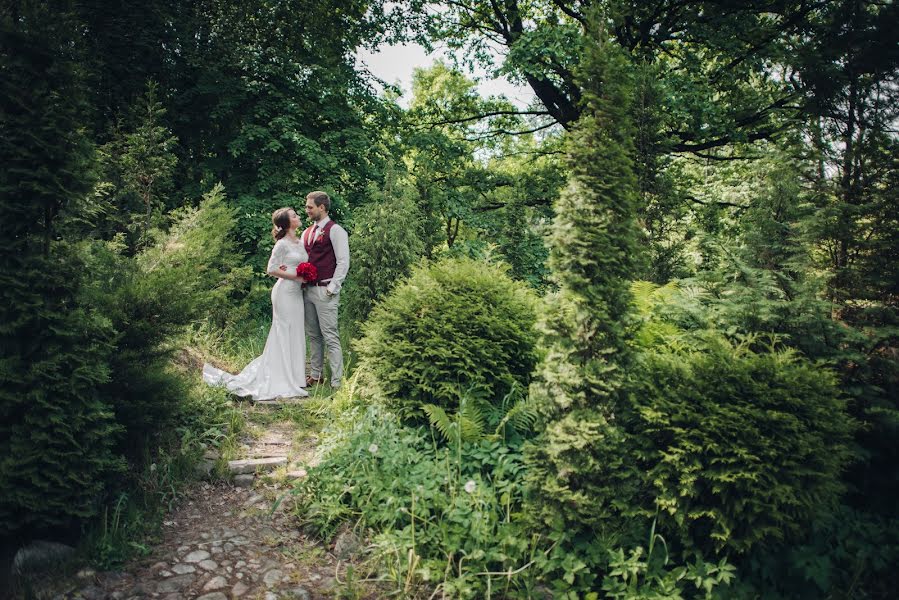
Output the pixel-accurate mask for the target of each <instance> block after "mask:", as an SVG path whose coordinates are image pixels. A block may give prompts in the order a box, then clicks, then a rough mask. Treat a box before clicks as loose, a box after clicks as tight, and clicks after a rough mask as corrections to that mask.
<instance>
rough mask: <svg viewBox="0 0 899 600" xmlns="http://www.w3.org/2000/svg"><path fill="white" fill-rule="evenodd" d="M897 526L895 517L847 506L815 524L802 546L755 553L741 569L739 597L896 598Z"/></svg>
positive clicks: (799, 599)
mask: <svg viewBox="0 0 899 600" xmlns="http://www.w3.org/2000/svg"><path fill="white" fill-rule="evenodd" d="M897 526H899V523H897V522H896V519H895V518H893V519H890V518H884V517H882V516H879V515H876V514H872V513H871V512H862V511H857V510H854V509H851V508H849V507H846V506H841V507H839V508H838V509H837V510H835V511H833V512H831V513H829V514H826V515H823V516H822V517H821V518H820V519H817V520H816V521H815V522H814V523H812V524H811V526H810V527H809V528H808V529H807V530H806V534H805V535H804V536H803V538H802V539H801V540H800V541H799V542H798V543H796V544H794V545H792V546H787V547H784V548H781V549H778V550H775V551H771V550H770V549H762V550H761V551H759V552H754V553H753V555H752V557H751V558H750V560H747V561H745V562H744V563H743V564H742V565H741V571H742V572H741V574H740V585H739V586H738V589H737V590H735V594H734V597H736V598H759V597H761V598H771V599H772V600H782V599H783V600H786V599H788V598H789V599H796V600H806V599H808V600H812V599H814V598H821V597H824V596H829V597H834V598H882V599H884V600H886V599H887V598H891V597H892V596H894V595H895V590H896V586H897V585H899V576H897V574H896V570H895V568H894V566H895V565H896V561H897V560H899V528H897ZM736 592H739V593H736Z"/></svg>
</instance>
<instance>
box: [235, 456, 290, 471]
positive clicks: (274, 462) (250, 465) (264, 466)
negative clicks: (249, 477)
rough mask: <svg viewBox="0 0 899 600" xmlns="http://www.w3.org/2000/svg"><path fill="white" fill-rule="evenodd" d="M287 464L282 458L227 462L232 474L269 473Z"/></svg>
mask: <svg viewBox="0 0 899 600" xmlns="http://www.w3.org/2000/svg"><path fill="white" fill-rule="evenodd" d="M286 464H287V458H286V457H284V456H271V457H268V458H252V459H246V460H231V461H228V469H229V470H230V471H231V472H232V473H234V474H240V473H257V472H259V471H271V470H273V469H277V468H278V467H283V466H284V465H286Z"/></svg>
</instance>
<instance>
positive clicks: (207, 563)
mask: <svg viewBox="0 0 899 600" xmlns="http://www.w3.org/2000/svg"><path fill="white" fill-rule="evenodd" d="M200 568H201V569H206V570H207V571H215V570H216V569H218V568H219V566H218V564H217V563H216V562H215V561H214V560H204V561H200Z"/></svg>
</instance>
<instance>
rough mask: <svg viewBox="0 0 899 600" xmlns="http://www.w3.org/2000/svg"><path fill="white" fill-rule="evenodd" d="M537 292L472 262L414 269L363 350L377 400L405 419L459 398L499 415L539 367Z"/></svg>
mask: <svg viewBox="0 0 899 600" xmlns="http://www.w3.org/2000/svg"><path fill="white" fill-rule="evenodd" d="M535 319H536V317H535V301H534V296H533V294H532V292H530V291H529V290H528V289H527V287H526V286H525V285H524V284H522V283H519V282H515V281H513V280H512V279H510V278H509V277H508V276H507V275H506V273H505V272H504V270H503V269H502V268H501V267H499V266H496V265H491V264H488V263H484V262H477V261H474V260H470V259H449V260H443V261H440V262H438V263H436V264H433V265H429V266H419V267H417V268H416V269H415V270H414V271H413V273H412V275H411V276H410V277H409V279H408V280H407V281H405V282H404V283H402V284H400V285H399V286H397V287H396V288H395V289H394V290H393V291H392V292H391V293H390V294H389V295H388V296H387V297H386V298H385V300H384V301H383V302H382V303H381V304H380V305H379V306H378V307H377V308H375V310H374V311H373V312H372V315H371V318H370V319H369V321H368V322H367V323H366V325H365V329H364V332H365V335H364V337H363V339H362V340H360V342H359V343H358V349H359V353H360V355H361V362H360V367H361V368H362V369H364V371H365V372H366V373H367V374H368V375H370V376H371V379H372V381H371V385H372V386H374V389H375V393H376V394H377V395H378V396H380V397H381V398H382V399H383V400H384V401H386V403H387V405H388V406H390V407H391V408H393V409H394V410H396V411H397V412H398V413H399V414H401V415H402V416H403V417H405V418H416V417H420V416H421V415H422V413H421V410H422V405H424V404H434V405H437V406H440V407H442V408H444V409H447V410H456V409H458V407H459V403H460V400H461V398H463V397H469V398H474V399H478V400H482V401H484V402H485V403H487V404H489V405H490V406H493V407H499V406H501V405H502V403H503V399H504V398H506V397H507V396H508V395H509V394H514V393H515V392H518V391H521V390H524V389H527V386H528V383H529V381H530V376H531V371H532V369H533V368H534V365H535V363H536V360H537V354H536V349H535V342H536V333H535V330H534V322H535Z"/></svg>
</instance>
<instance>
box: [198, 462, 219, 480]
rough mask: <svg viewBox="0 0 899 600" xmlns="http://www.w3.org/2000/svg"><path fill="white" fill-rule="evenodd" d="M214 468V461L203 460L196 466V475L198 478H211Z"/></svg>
mask: <svg viewBox="0 0 899 600" xmlns="http://www.w3.org/2000/svg"><path fill="white" fill-rule="evenodd" d="M214 468H215V461H214V460H201V461H199V462H198V463H196V464H195V465H194V474H195V475H196V476H197V477H209V474H210V473H212V470H213V469H214Z"/></svg>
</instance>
